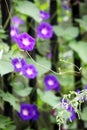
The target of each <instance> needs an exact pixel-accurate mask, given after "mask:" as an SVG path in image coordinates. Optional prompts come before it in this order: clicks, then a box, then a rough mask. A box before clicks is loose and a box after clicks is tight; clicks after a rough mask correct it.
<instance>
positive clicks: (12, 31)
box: [10, 26, 19, 42]
mask: <svg viewBox="0 0 87 130" xmlns="http://www.w3.org/2000/svg"><path fill="white" fill-rule="evenodd" d="M18 33H19V30H18V29H17V28H15V27H13V26H12V27H11V29H10V36H11V38H12V39H13V40H14V41H15V42H16V40H17V35H18Z"/></svg>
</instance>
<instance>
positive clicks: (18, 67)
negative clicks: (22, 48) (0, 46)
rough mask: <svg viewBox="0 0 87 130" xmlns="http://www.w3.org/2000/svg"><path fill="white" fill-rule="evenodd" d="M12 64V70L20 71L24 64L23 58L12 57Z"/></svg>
mask: <svg viewBox="0 0 87 130" xmlns="http://www.w3.org/2000/svg"><path fill="white" fill-rule="evenodd" d="M12 64H13V66H14V70H15V71H17V72H21V71H22V67H23V66H24V65H25V64H26V62H25V60H24V59H23V58H14V59H12Z"/></svg>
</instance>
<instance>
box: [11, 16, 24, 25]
mask: <svg viewBox="0 0 87 130" xmlns="http://www.w3.org/2000/svg"><path fill="white" fill-rule="evenodd" d="M11 20H12V23H13V24H14V26H15V27H19V25H21V24H24V20H22V19H21V18H20V17H18V16H14V17H13V18H12V19H11Z"/></svg>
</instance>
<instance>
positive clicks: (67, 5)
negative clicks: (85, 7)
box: [62, 0, 70, 10]
mask: <svg viewBox="0 0 87 130" xmlns="http://www.w3.org/2000/svg"><path fill="white" fill-rule="evenodd" d="M62 7H63V9H65V10H70V7H69V4H68V0H64V1H63V2H62Z"/></svg>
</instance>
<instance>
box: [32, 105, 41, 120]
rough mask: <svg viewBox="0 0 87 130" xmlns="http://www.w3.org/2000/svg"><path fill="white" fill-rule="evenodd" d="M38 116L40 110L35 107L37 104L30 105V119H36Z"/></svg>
mask: <svg viewBox="0 0 87 130" xmlns="http://www.w3.org/2000/svg"><path fill="white" fill-rule="evenodd" d="M39 116H40V112H39V110H38V109H37V106H36V105H32V120H35V121H36V120H38V118H39Z"/></svg>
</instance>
